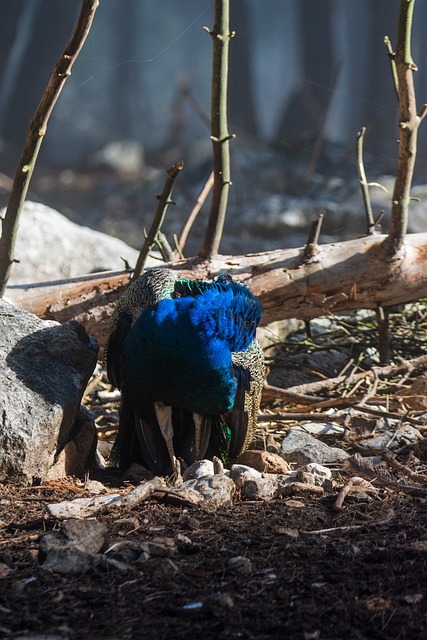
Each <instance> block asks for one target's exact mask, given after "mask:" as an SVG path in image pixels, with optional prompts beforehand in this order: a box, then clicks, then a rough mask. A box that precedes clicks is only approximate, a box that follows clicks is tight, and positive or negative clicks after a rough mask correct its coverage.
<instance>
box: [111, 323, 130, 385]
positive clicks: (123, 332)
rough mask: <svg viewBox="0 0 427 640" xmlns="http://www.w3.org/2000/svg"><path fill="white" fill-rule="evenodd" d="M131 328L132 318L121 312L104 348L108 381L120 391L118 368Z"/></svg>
mask: <svg viewBox="0 0 427 640" xmlns="http://www.w3.org/2000/svg"><path fill="white" fill-rule="evenodd" d="M131 328H132V316H131V314H130V313H129V312H128V311H121V312H120V314H119V315H118V318H117V322H116V324H115V327H114V329H113V331H112V332H111V334H110V337H109V339H108V342H107V346H106V348H105V356H104V358H105V362H106V365H107V374H108V379H109V381H110V382H111V384H112V385H114V386H115V387H116V388H117V389H121V386H122V385H121V379H120V368H121V352H122V347H123V343H124V341H125V339H126V337H127V335H128V333H129V331H130V330H131Z"/></svg>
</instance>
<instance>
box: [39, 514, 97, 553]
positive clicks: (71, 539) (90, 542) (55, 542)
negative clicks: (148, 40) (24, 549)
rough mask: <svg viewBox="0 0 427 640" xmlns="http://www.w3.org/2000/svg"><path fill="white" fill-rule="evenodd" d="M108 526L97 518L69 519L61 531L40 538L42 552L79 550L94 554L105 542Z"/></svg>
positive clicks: (62, 525) (63, 524)
mask: <svg viewBox="0 0 427 640" xmlns="http://www.w3.org/2000/svg"><path fill="white" fill-rule="evenodd" d="M106 537H107V527H106V525H105V524H102V523H101V522H98V521H97V520H67V521H65V522H63V523H62V524H61V527H60V529H59V531H54V532H51V533H46V534H45V535H44V536H43V537H42V538H41V540H40V553H41V554H42V556H43V555H48V554H49V553H51V552H53V551H58V550H62V551H66V550H71V551H74V550H76V551H79V552H82V553H87V554H89V555H94V554H95V553H98V551H99V550H100V549H101V548H102V547H103V545H104V544H105V540H106Z"/></svg>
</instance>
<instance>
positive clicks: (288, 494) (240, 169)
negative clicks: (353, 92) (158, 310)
mask: <svg viewBox="0 0 427 640" xmlns="http://www.w3.org/2000/svg"><path fill="white" fill-rule="evenodd" d="M338 151H339V150H337V154H336V158H335V161H332V160H331V161H330V162H329V173H328V172H323V174H322V176H321V177H319V176H317V174H315V175H314V176H311V177H310V180H309V182H308V183H306V184H305V185H304V184H303V182H301V181H300V178H301V176H303V175H304V170H305V168H306V167H307V166H308V161H309V158H306V159H302V160H301V159H300V164H299V166H298V168H297V169H298V170H296V169H295V166H294V165H293V164H292V163H291V162H290V161H289V159H286V158H283V156H282V155H281V154H280V153H277V152H273V151H271V150H267V149H256V150H255V151H253V152H249V151H248V152H247V153H245V154H243V155H241V156H239V155H238V156H237V163H235V164H237V169H236V171H235V177H234V178H233V180H234V183H235V184H234V187H233V189H234V195H233V196H232V202H231V207H230V216H229V219H228V222H227V229H226V235H225V237H224V242H223V247H222V248H223V251H224V252H230V253H242V252H245V251H260V250H266V249H272V248H277V247H284V246H291V245H293V246H296V245H301V244H303V243H304V242H305V239H306V236H307V232H308V228H309V223H310V221H311V219H312V218H313V217H315V216H316V215H317V214H318V213H319V211H320V210H326V214H327V215H326V217H325V225H324V231H323V232H322V236H321V241H327V240H328V239H330V238H336V237H338V236H339V237H341V238H345V237H354V236H355V235H358V234H361V233H363V232H364V225H365V222H364V216H363V213H362V208H361V197H360V194H359V192H358V186H357V179H356V178H355V173H354V171H355V170H354V159H351V158H348V157H347V156H342V155H340V154H339V152H338ZM251 153H252V155H251ZM254 154H255V156H256V157H254ZM332 156H333V154H332ZM332 156H331V157H332ZM177 159H179V157H178V156H177V157H173V158H171V159H170V162H163V163H159V164H158V165H156V166H155V170H154V171H151V170H148V169H149V168H148V169H147V171H146V173H145V178H144V180H143V181H139V182H135V181H134V180H126V179H123V176H119V175H118V174H117V173H114V172H112V171H110V170H108V169H106V168H105V167H99V168H97V169H95V170H92V171H91V172H86V171H85V172H83V171H75V170H68V169H67V170H63V171H61V172H58V171H57V170H52V169H50V168H48V167H38V168H37V171H36V173H35V175H34V180H33V183H32V187H31V188H32V193H30V198H31V199H33V200H40V201H42V202H44V203H46V204H48V205H50V206H53V207H56V208H57V209H58V210H59V211H61V212H62V213H65V214H67V215H68V216H69V217H70V219H72V220H74V221H75V222H79V223H81V224H85V225H88V226H91V227H93V228H96V229H99V230H101V231H106V232H109V233H112V234H115V235H117V236H118V237H120V238H122V239H123V240H125V241H127V242H128V243H130V244H131V245H132V246H134V247H138V246H139V245H140V242H139V241H138V238H139V237H141V236H142V227H143V226H148V225H149V222H150V220H151V216H152V211H153V209H154V207H155V193H156V192H157V193H158V192H159V191H160V190H161V187H162V183H163V178H162V176H163V173H162V171H163V165H164V166H166V167H167V166H170V164H172V163H173V162H175V161H176V160H177ZM152 164H153V166H154V165H155V162H153V163H152ZM159 166H162V169H161V170H159V171H158V167H159ZM323 169H325V167H323ZM367 170H368V173H370V177H369V179H372V180H377V179H378V174H377V173H375V174H374V175H371V172H370V170H371V167H370V165H369V162H368V163H367ZM186 172H187V174H186V175H187V177H186V178H185V179H183V180H182V181H181V184H179V183H177V185H176V189H175V195H176V200H177V202H178V206H177V208H171V210H170V212H169V214H168V226H167V228H166V230H167V233H168V237H170V238H171V237H172V235H173V233H179V232H180V230H181V229H182V226H183V224H184V222H185V220H186V218H187V216H188V213H189V211H190V209H191V207H192V204H193V202H194V199H195V197H196V196H197V193H198V191H199V190H200V189H201V187H202V185H203V182H204V180H205V179H206V177H207V174H208V171H202V170H201V169H200V167H196V168H193V167H191V166H188V165H187V168H186ZM1 186H2V185H1V184H0V188H1ZM388 186H389V185H388ZM285 192H286V193H287V195H286V196H285V195H283V194H284V193H285ZM5 193H6V192H5V191H4V192H3V193H0V196H1V197H2V198H3V200H2V201H1V202H0V204H4V203H5ZM421 195H422V194H421ZM384 197H386V196H384ZM381 198H382V196H381V195H380V194H379V195H378V202H377V204H375V210H376V211H378V210H379V209H380V208H384V207H383V204H384V199H383V200H381ZM414 206H415V205H414ZM417 206H418V205H417ZM423 206H424V205H423V204H422V203H421V204H420V205H419V208H420V209H419V210H420V219H421V218H422V212H423V210H422V207H423ZM204 215H205V216H206V213H205V214H204ZM204 220H206V217H205V218H204ZM204 225H205V221H203V219H201V220H200V221H199V222H198V223H197V224H196V225H195V227H194V229H193V231H192V235H191V237H190V240H189V243H188V245H187V248H186V251H185V253H186V255H191V254H194V253H195V252H197V250H198V248H199V246H200V240H201V238H202V237H203V230H204ZM414 228H415V229H416V227H414ZM400 311H401V310H398V313H396V314H394V316H393V314H392V316H393V317H392V323H393V324H392V330H391V334H392V338H393V339H392V345H391V346H392V353H393V365H395V368H392V369H390V370H386V369H383V368H378V362H379V354H378V350H377V346H378V345H377V332H376V320H375V317H372V315H368V316H367V317H366V315H365V317H364V316H363V314H361V315H359V316H357V317H355V316H352V317H348V318H342V317H341V318H332V319H331V318H329V319H327V320H320V321H319V322H315V323H311V326H310V327H304V326H303V325H301V324H297V325H296V326H295V325H292V328H293V329H297V333H295V334H293V335H288V333H289V330H290V327H289V326H288V324H287V325H286V326H279V327H272V328H271V327H270V328H269V329H268V332H269V333H268V332H267V333H265V335H264V336H263V345H264V347H265V351H266V355H267V358H268V364H269V367H270V374H269V378H268V382H269V384H270V385H271V387H270V388H268V389H266V391H265V394H264V403H263V407H262V412H263V414H262V416H261V420H260V423H259V430H258V433H257V439H256V442H255V443H254V447H255V448H257V450H258V451H259V450H260V449H261V450H262V449H266V448H269V449H270V450H271V451H273V452H274V451H275V452H277V455H279V454H280V455H281V456H283V457H284V458H287V461H288V464H289V465H290V469H291V472H292V470H293V471H295V470H296V469H297V468H300V467H301V465H302V464H305V463H306V462H308V461H309V460H312V459H314V461H315V462H320V463H321V464H322V466H323V467H325V468H326V469H327V470H328V472H330V474H331V478H332V480H331V481H330V482H327V483H324V484H323V486H320V485H319V484H318V485H316V484H315V485H314V488H313V485H312V484H310V481H309V479H308V478H305V479H304V482H300V483H299V484H298V485H294V486H293V490H292V491H288V490H286V491H285V490H283V491H278V493H276V494H274V496H275V497H271V495H270V496H265V495H264V496H260V495H259V496H252V499H249V498H248V494H247V493H245V490H244V487H240V488H236V489H235V490H234V494H233V496H232V501H231V504H229V505H226V506H220V507H217V508H213V507H212V505H210V504H209V503H205V504H201V505H200V504H199V505H192V504H190V503H189V502H188V501H185V500H176V499H175V500H172V501H171V496H170V495H169V496H167V495H166V494H164V495H162V494H161V492H160V493H158V494H153V495H152V496H151V497H148V498H147V499H145V500H143V501H141V502H138V503H137V504H135V505H134V506H129V505H127V506H126V505H125V504H121V505H120V504H118V505H117V507H116V508H115V509H110V508H106V507H105V508H103V509H101V510H98V511H96V512H94V513H93V516H94V517H92V518H90V519H89V520H85V521H84V522H89V523H90V524H89V525H88V526H89V528H91V531H90V532H89V531H86V525H79V527H78V530H77V534H76V532H75V531H74V533H73V532H72V531H71V530H70V528H71V529H72V527H73V526H74V525H73V524H71V525H70V524H69V520H70V519H68V524H67V520H65V521H64V520H63V519H61V518H59V517H54V516H53V515H52V509H53V507H52V506H50V509H51V511H49V510H48V507H49V505H54V504H57V503H59V502H61V501H68V502H70V504H75V503H74V502H72V501H73V500H74V499H75V498H90V499H97V498H99V497H102V496H105V495H108V494H109V493H115V494H119V495H124V494H128V493H129V492H130V491H131V490H132V489H133V487H134V486H135V485H137V484H138V479H136V478H135V477H133V478H132V477H130V478H122V477H119V476H118V474H117V473H115V472H114V471H113V470H111V469H109V468H107V469H104V470H102V469H101V470H100V469H98V470H96V471H94V472H93V473H92V474H91V477H90V478H85V479H77V478H68V479H67V480H66V481H62V482H58V481H52V482H48V483H45V484H43V485H39V486H32V487H28V486H27V487H25V486H16V485H12V484H8V485H3V486H1V487H0V636H2V637H6V638H27V640H28V639H29V638H32V639H33V640H42V639H43V640H57V639H70V640H126V639H131V638H132V639H134V638H148V637H149V638H151V639H153V640H161V639H164V640H169V639H170V638H172V637H176V638H180V637H189V636H192V637H194V638H199V637H200V638H206V639H207V640H208V639H210V638H212V639H213V638H215V639H216V638H242V639H243V640H245V639H247V640H264V639H267V638H289V639H295V640H297V639H298V640H299V639H302V640H317V639H319V640H328V639H337V640H342V639H343V638H348V639H353V638H354V639H357V640H370V639H372V638H378V639H383V640H392V639H393V640H394V639H396V640H398V639H402V640H403V639H405V640H406V639H410V640H411V639H414V640H421V639H423V638H425V637H426V635H427V615H426V611H427V607H426V598H427V588H426V587H427V571H426V552H427V527H426V518H425V514H426V504H427V503H426V500H427V494H426V468H427V450H426V438H425V434H426V426H425V425H426V422H425V411H426V409H427V406H426V405H425V397H426V396H427V392H426V388H427V382H426V380H425V377H424V376H423V371H425V368H426V363H425V362H424V360H423V357H424V354H425V338H424V336H425V330H426V326H425V325H426V321H425V318H426V316H427V312H426V308H425V305H421V306H417V307H416V308H411V307H408V308H407V309H406V310H405V313H404V314H402V313H400ZM408 362H415V363H416V364H415V365H414V366H412V365H410V364H409V365H408V364H407V363H408ZM397 365H400V368H398V366H397ZM375 366H376V367H377V368H375V369H372V367H375ZM343 373H344V374H345V375H344V376H343V377H339V376H340V374H343ZM337 377H339V378H338V379H336V378H337ZM277 387H279V388H280V389H286V390H287V391H289V390H293V393H294V394H296V395H295V396H294V397H293V399H292V400H290V398H289V396H284V395H283V394H280V393H279V392H278V391H277ZM307 398H308V400H309V401H308V400H307ZM117 400H118V398H117V394H115V392H114V391H113V390H112V389H111V388H110V387H109V386H108V384H107V382H106V379H105V376H104V374H103V372H102V371H101V370H100V371H98V372H97V374H96V376H95V377H94V378H93V380H92V384H91V386H90V389H89V390H88V394H87V396H86V398H85V403H86V405H87V406H88V407H89V408H90V410H91V411H92V412H93V414H94V416H95V418H96V424H97V427H98V434H99V448H100V451H101V453H102V454H104V455H105V456H108V451H109V449H110V447H111V441H112V439H113V438H114V433H115V428H116V426H117V420H118V413H117V410H118V401H117ZM307 402H308V404H307ZM295 435H297V436H298V444H296V445H295V443H294V444H293V445H292V442H290V441H292V440H293V439H294V438H295ZM301 438H302V439H303V440H304V442H303V444H302V443H301ZM284 441H287V445H286V446H285V445H284V444H283V443H284ZM313 442H314V443H315V446H314V447H312V446H311V445H312V443H313ZM292 447H293V449H292ZM310 447H311V448H310ZM301 451H303V452H305V453H303V458H301V457H298V456H301ZM320 451H321V452H322V456H323V455H325V456H326V457H322V459H321V460H319V459H318V456H319V455H320ZM336 451H339V452H340V455H339V456H338V457H335V458H334V457H333V456H334V455H335V456H337V454H336ZM331 452H332V453H331ZM355 454H360V455H361V456H362V461H363V463H364V464H361V463H360V460H359V463H358V462H357V460H358V459H357V458H354V456H355ZM327 455H332V458H329V459H328V458H327ZM310 456H311V457H310ZM352 461H353V462H352ZM373 469H374V471H372V470H373ZM262 470H263V469H261V471H262ZM268 470H269V469H267V471H268ZM270 471H271V469H270ZM355 478H359V479H358V480H356V479H355ZM299 479H300V480H302V479H303V478H299ZM352 479H353V480H352ZM50 534H51V535H52V536H53V538H52V537H51V538H49V535H50ZM73 535H74V538H73ZM71 538H73V542H72V545H71V546H72V554H71V557H72V562H70V558H69V557H68V556H67V554H65V555H66V556H67V558H66V559H65V560H64V556H63V555H61V553H60V552H61V546H62V545H63V546H64V548H63V549H62V551H67V549H68V547H67V545H69V544H71V542H70V540H71ZM49 540H51V542H50V543H49ZM52 540H53V542H52ZM49 544H53V545H54V552H53V557H54V558H55V562H53V560H52V548H50V547H49ZM55 545H57V546H56V547H55ZM58 548H59V553H57V551H58ZM49 549H50V551H49ZM68 551H69V549H68Z"/></svg>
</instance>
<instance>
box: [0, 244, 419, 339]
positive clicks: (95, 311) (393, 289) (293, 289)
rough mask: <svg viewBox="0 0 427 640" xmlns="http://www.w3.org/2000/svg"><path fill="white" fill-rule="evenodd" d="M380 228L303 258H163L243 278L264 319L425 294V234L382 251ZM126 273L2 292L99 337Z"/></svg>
mask: <svg viewBox="0 0 427 640" xmlns="http://www.w3.org/2000/svg"><path fill="white" fill-rule="evenodd" d="M386 238H387V236H385V235H370V236H366V237H363V238H357V239H355V240H349V241H346V242H334V243H331V244H324V245H319V246H318V249H317V251H316V253H315V254H314V255H312V256H311V257H310V258H309V259H307V257H306V254H305V248H304V247H303V248H298V249H279V250H276V251H269V252H265V253H256V254H248V255H243V256H221V255H220V256H217V257H215V258H213V259H212V260H211V261H200V260H197V258H189V259H186V260H180V261H177V262H174V263H173V264H169V265H168V266H169V267H171V268H172V269H176V270H178V271H179V272H180V274H181V275H182V276H183V277H190V278H213V277H214V276H216V275H218V274H219V273H222V272H227V273H229V274H230V275H231V276H232V277H233V278H234V279H235V280H236V281H238V282H242V283H245V284H247V286H248V287H249V289H250V290H251V291H252V292H253V293H254V294H255V295H257V296H259V298H260V299H261V301H262V303H263V305H264V313H263V318H262V324H264V325H266V324H269V323H270V322H273V321H275V320H282V319H286V318H300V319H304V320H308V319H310V318H315V317H318V316H321V315H326V314H329V313H337V312H341V311H350V310H353V309H375V308H376V307H378V306H379V305H380V306H382V307H387V306H392V305H397V304H404V303H408V302H413V301H415V300H418V299H420V298H422V297H427V233H417V234H411V235H407V236H406V237H405V242H404V244H403V246H402V248H401V250H400V251H399V252H398V253H397V254H396V255H395V256H394V257H393V258H388V257H387V253H386V247H385V243H384V241H385V240H386ZM129 279H130V272H125V271H123V272H110V273H100V274H93V275H90V276H81V277H78V278H73V279H70V280H64V281H57V282H48V283H38V284H34V285H15V286H11V287H9V288H8V289H7V290H6V295H5V299H6V300H7V301H9V302H11V303H12V304H15V305H16V306H18V307H21V308H22V309H26V310H27V311H31V312H32V313H34V314H36V315H37V316H39V317H40V318H44V319H53V320H57V321H58V322H61V323H62V322H65V321H67V320H70V319H76V320H79V321H80V322H82V323H83V324H84V325H85V327H86V330H87V331H88V333H90V334H91V335H93V336H95V337H96V338H97V340H98V342H99V344H100V346H103V345H104V344H105V339H106V336H107V333H108V321H109V317H110V315H111V312H112V309H113V308H114V304H115V303H116V301H117V299H118V298H119V297H120V295H121V294H122V293H123V291H124V290H125V288H126V286H127V285H128V283H129Z"/></svg>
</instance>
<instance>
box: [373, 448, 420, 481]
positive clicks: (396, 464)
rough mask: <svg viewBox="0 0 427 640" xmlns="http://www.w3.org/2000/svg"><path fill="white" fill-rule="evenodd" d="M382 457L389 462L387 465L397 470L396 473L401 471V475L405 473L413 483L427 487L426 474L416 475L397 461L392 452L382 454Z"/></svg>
mask: <svg viewBox="0 0 427 640" xmlns="http://www.w3.org/2000/svg"><path fill="white" fill-rule="evenodd" d="M381 457H382V458H383V460H385V462H387V464H389V465H390V466H391V467H393V468H394V469H396V471H399V473H404V474H405V476H406V477H407V478H409V480H412V482H415V483H416V484H422V485H427V476H426V475H425V474H423V473H415V472H414V471H412V470H411V469H409V468H408V467H406V466H405V465H404V464H402V463H401V462H399V461H398V460H396V458H395V456H394V455H393V454H392V453H391V451H384V452H383V453H382V454H381Z"/></svg>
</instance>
